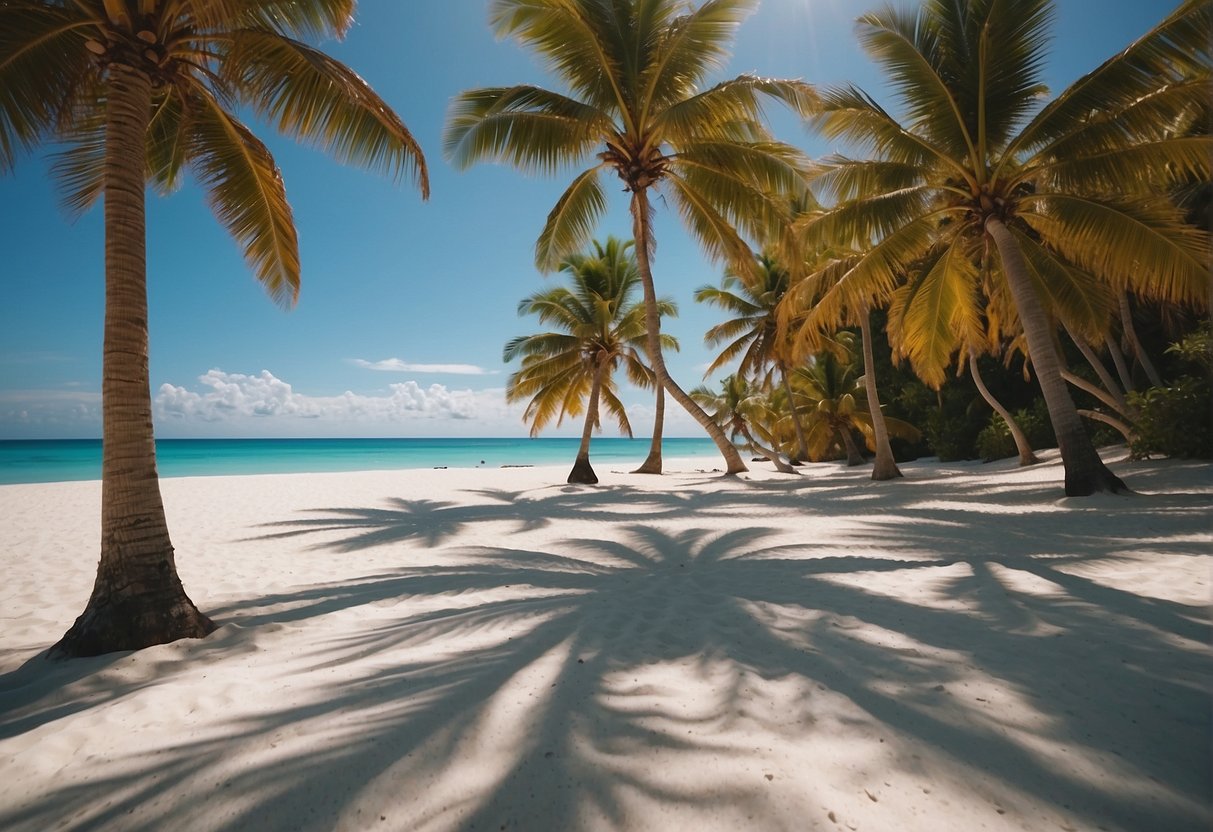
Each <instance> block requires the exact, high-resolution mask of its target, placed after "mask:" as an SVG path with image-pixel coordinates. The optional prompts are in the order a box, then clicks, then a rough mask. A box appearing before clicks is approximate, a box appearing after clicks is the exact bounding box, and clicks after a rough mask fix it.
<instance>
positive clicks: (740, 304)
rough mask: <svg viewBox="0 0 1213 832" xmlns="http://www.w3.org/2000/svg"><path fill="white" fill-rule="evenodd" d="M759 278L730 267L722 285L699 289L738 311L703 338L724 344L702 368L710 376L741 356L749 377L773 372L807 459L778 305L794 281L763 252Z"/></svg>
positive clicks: (704, 299) (707, 298)
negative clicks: (746, 276) (746, 277)
mask: <svg viewBox="0 0 1213 832" xmlns="http://www.w3.org/2000/svg"><path fill="white" fill-rule="evenodd" d="M756 259H757V262H758V270H757V276H756V277H755V279H754V280H753V281H752V282H749V283H747V282H745V281H743V280H742V279H741V276H740V275H738V274H737V273H736V272H733V271H731V270H730V271H727V272H726V273H725V275H724V277H723V278H722V279H721V281H720V286H719V287H717V286H701V287H700V288H698V289H696V290H695V300H696V301H699V302H701V303H707V304H710V305H712V306H715V307H718V308H720V309H723V310H724V311H726V312H728V313H730V314H732V315H735V316H736V317H733V318H730V319H729V320H727V321H724V322H722V323H719V324H717V325H716V326H714V327H712V328H711V329H709V330H708V331H707V333H706V334H705V335H704V336H703V340H704V342H705V343H707V344H708V345H709V346H714V347H718V346H720V345H721V344H725V345H726V346H725V347H724V349H723V350H721V351H720V354H719V355H717V356H716V358H715V360H713V361H712V363H711V365H710V366H709V367H708V369H707V370H706V371H705V372H704V376H709V375H711V374H712V373H714V372H716V370H718V369H720V368H721V367H722V366H724V365H725V364H728V363H729V362H730V361H733V360H734V359H736V358H737V357H738V356H740V357H741V361H740V362H739V363H738V365H737V372H738V373H740V374H741V375H742V376H745V377H748V378H762V377H764V376H769V375H770V374H771V373H775V374H776V375H778V377H779V384H780V386H781V387H782V388H783V391H784V395H785V397H786V399H787V402H788V411H789V416H790V418H791V423H792V429H793V431H794V433H795V436H796V456H797V458H798V459H807V458H808V451H807V449H806V445H805V435H804V427H803V425H802V424H801V420H800V415H799V413H798V412H797V409H796V406H795V397H794V396H793V395H792V388H791V387H790V386H789V384H788V372H789V371H790V370H791V369H793V368H794V366H795V363H796V362H795V360H794V358H793V355H792V350H791V341H790V339H789V338H788V337H787V331H786V329H783V330H781V329H780V327H779V316H778V310H779V304H780V302H781V301H782V300H783V298H784V296H785V295H786V294H787V291H788V287H789V285H790V281H789V275H788V271H787V269H784V268H782V267H781V266H780V265H779V263H778V262H777V261H776V260H775V259H774V258H773V257H772V256H771V255H769V254H760V255H758V257H757V258H756Z"/></svg>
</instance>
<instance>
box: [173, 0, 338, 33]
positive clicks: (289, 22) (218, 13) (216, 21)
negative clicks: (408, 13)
mask: <svg viewBox="0 0 1213 832" xmlns="http://www.w3.org/2000/svg"><path fill="white" fill-rule="evenodd" d="M355 5H356V2H355V0H307V2H306V3H300V2H298V0H203V2H194V3H193V4H192V6H193V8H192V10H191V12H192V14H193V15H194V17H195V18H196V19H197V20H198V22H199V23H200V24H202V25H203V26H204V27H206V28H213V27H224V28H260V29H268V30H270V31H273V32H277V33H278V34H281V35H286V36H288V37H299V38H306V39H308V40H324V39H327V38H333V37H337V38H340V37H342V36H344V35H345V33H346V32H347V31H349V28H350V26H352V25H353V23H354V7H355Z"/></svg>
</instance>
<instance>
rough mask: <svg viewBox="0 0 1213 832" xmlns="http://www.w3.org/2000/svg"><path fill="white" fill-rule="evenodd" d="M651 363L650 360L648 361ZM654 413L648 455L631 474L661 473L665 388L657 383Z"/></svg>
mask: <svg viewBox="0 0 1213 832" xmlns="http://www.w3.org/2000/svg"><path fill="white" fill-rule="evenodd" d="M649 363H650V364H651V363H652V359H650V360H649ZM656 389H657V396H656V400H657V401H656V405H655V408H656V411H657V412H656V413H655V414H654V415H653V440H652V441H651V442H650V443H649V455H648V456H647V457H645V460H644V462H643V463H642V464H641V466H640V467H639V468H637V469H636V470H635V471H633V472H632V473H633V474H660V473H661V434H662V432H663V431H664V430H665V388H664V387H662V386H661V383H660V382H658V383H657V385H656Z"/></svg>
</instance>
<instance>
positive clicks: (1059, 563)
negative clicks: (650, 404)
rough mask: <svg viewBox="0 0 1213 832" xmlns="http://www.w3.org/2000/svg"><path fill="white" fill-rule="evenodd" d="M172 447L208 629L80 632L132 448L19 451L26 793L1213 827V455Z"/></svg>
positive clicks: (15, 759) (565, 813)
mask: <svg viewBox="0 0 1213 832" xmlns="http://www.w3.org/2000/svg"><path fill="white" fill-rule="evenodd" d="M1123 456H1124V454H1123V452H1121V453H1119V454H1113V459H1114V466H1113V467H1114V470H1115V471H1116V472H1117V473H1118V474H1120V475H1121V476H1123V477H1124V478H1125V479H1126V480H1127V481H1128V482H1129V484H1130V485H1131V486H1132V487H1133V488H1135V489H1136V490H1137V491H1138V492H1140V493H1139V494H1138V495H1137V496H1133V497H1113V496H1098V497H1094V498H1085V499H1067V498H1065V497H1063V496H1062V494H1061V486H1060V480H1061V471H1060V467H1059V464H1058V462H1057V460H1056V456H1055V453H1054V455H1053V456H1047V459H1048V460H1049V461H1048V462H1047V463H1046V464H1044V465H1041V466H1037V467H1034V468H1029V469H1018V468H1016V467H1014V464H1013V461H1012V460H1008V461H1006V462H1000V463H993V464H989V465H983V464H980V463H951V464H941V463H925V462H924V463H910V464H908V465H905V466H903V471H904V472H905V474H906V477H905V479H904V480H900V481H894V482H887V483H873V482H871V481H870V480H868V479H867V476H868V471H867V470H866V469H847V468H845V467H842V466H839V465H834V464H828V465H819V466H810V467H809V468H807V469H805V470H804V473H803V474H801V475H798V476H787V475H780V474H776V473H774V472H771V471H766V470H762V469H763V468H766V467H769V466H763V465H758V464H755V465H754V466H753V467H754V468H755V469H756V470H755V471H753V472H752V473H751V474H748V475H745V476H743V477H741V478H735V479H725V478H721V477H719V476H718V475H713V474H710V473H705V472H700V471H697V470H696V466H702V465H703V463H702V461H700V462H691V461H686V460H673V461H668V463H667V471H669V472H670V473H668V474H667V475H666V476H663V477H646V476H637V475H629V474H627V473H625V472H624V470H623V467H622V466H611V465H609V464H601V465H599V466H598V472H599V476H600V477H601V478H602V483H601V484H600V485H599V486H597V487H587V486H576V487H573V486H568V485H565V484H564V482H563V480H564V475H565V474H566V473H567V471H566V469H565V468H563V467H561V468H548V467H537V468H525V469H506V470H485V469H454V468H451V469H447V470H433V471H431V470H426V471H396V472H391V471H389V472H367V473H351V474H318V475H288V476H277V475H275V476H245V477H219V478H182V479H170V480H165V481H163V482H162V489H163V492H164V497H165V502H166V507H167V511H168V517H169V524H170V528H171V530H172V534H173V540H174V544H175V546H176V550H177V560H178V567H179V570H180V573H181V577H182V579H183V581H184V583H185V585H186V587H187V589H188V591H189V592H190V594H191V596H192V597H193V598H194V600H195V601H196V602H197V604H198V606H199V607H200V608H201V609H203V610H204V611H206V612H207V613H208V614H210V615H211V616H212V617H214V618H215V620H216V622H217V623H219V624H220V625H221V626H220V627H219V629H218V630H217V631H216V632H215V633H214V634H213V635H212V636H211V637H209V638H207V639H205V640H201V641H192V640H191V641H182V642H178V643H175V644H170V645H164V646H160V647H154V648H150V649H147V650H143V651H139V652H138V653H119V654H112V655H109V656H104V657H99V658H96V659H83V660H76V661H72V662H66V663H55V662H50V661H47V660H46V659H44V658H43V655H42V654H43V653H44V651H45V650H46V649H47V648H48V647H49V646H50V645H51V644H52V643H53V642H54V641H55V640H56V639H57V638H58V637H59V636H60V635H61V634H62V632H63V631H64V630H65V629H66V628H67V627H68V626H69V625H70V624H71V622H72V620H73V619H74V618H75V616H76V615H77V614H79V612H80V611H81V610H82V609H83V606H84V602H85V600H86V598H87V596H88V593H89V589H90V588H91V584H92V579H93V571H94V569H95V564H96V553H97V550H98V537H99V531H98V523H99V521H98V512H99V508H98V502H99V495H100V485H99V483H96V482H81V483H56V484H49V485H19V486H4V487H0V829H4V830H7V831H8V832H17V830H31V832H34V831H36V832H43V830H52V829H90V830H91V829H105V830H220V829H224V830H226V829H248V830H329V829H342V830H359V829H377V830H427V831H428V830H434V832H437V830H473V829H474V830H607V829H621V830H683V829H686V830H695V832H707V831H708V830H749V829H754V830H798V831H799V830H812V829H821V830H924V831H925V830H931V832H939V831H940V830H943V832H949V830H954V831H955V832H961V830H965V831H966V832H967V830H1067V831H1072V830H1168V832H1178V831H1179V830H1207V829H1209V828H1210V824H1211V823H1213V811H1211V795H1210V783H1211V782H1213V767H1211V762H1210V760H1211V756H1213V755H1211V748H1210V738H1211V737H1213V733H1211V720H1210V698H1209V691H1210V689H1211V685H1210V681H1211V679H1210V677H1211V675H1213V662H1211V661H1210V655H1209V640H1210V621H1209V618H1210V611H1209V604H1210V579H1211V569H1210V566H1211V564H1213V522H1211V520H1210V511H1209V509H1210V503H1211V498H1213V477H1211V476H1210V467H1209V466H1208V465H1206V464H1194V463H1182V462H1173V461H1144V462H1130V461H1125V460H1124V459H1123Z"/></svg>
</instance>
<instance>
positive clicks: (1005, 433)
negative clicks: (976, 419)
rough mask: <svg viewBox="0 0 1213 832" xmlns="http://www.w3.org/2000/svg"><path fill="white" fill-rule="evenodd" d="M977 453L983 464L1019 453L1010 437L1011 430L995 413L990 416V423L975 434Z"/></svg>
mask: <svg viewBox="0 0 1213 832" xmlns="http://www.w3.org/2000/svg"><path fill="white" fill-rule="evenodd" d="M977 453H978V454H980V455H981V458H982V460H983V461H984V462H993V461H994V460H996V459H1006V458H1007V457H1009V456H1015V455H1016V454H1018V453H1019V451H1018V450H1017V449H1016V448H1015V440H1014V439H1013V438H1012V437H1011V429H1010V428H1008V427H1007V423H1006V422H1005V421H1004V420H1003V418H1002V417H1001V416H999V415H998V414H997V413H994V414H992V415H991V416H990V423H989V424H988V425H986V426H985V427H984V428H982V429H981V433H979V434H977Z"/></svg>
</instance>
